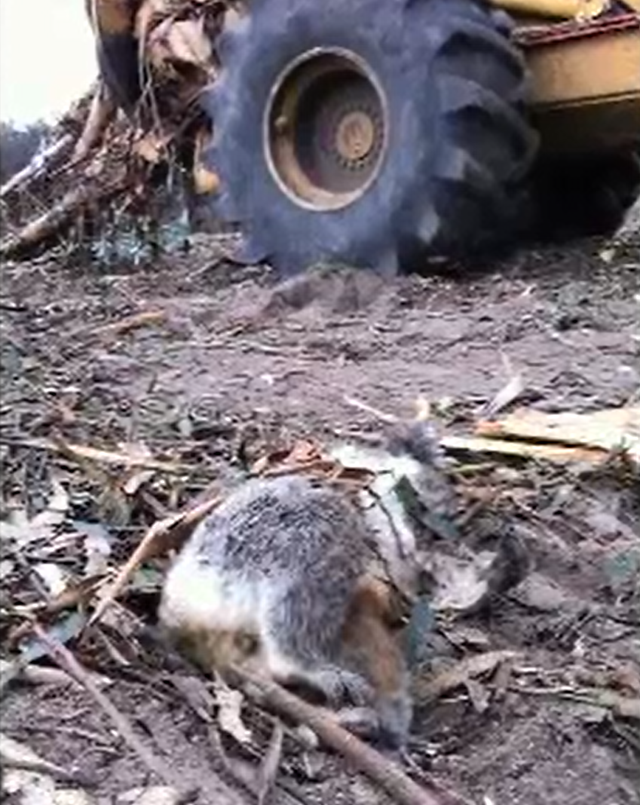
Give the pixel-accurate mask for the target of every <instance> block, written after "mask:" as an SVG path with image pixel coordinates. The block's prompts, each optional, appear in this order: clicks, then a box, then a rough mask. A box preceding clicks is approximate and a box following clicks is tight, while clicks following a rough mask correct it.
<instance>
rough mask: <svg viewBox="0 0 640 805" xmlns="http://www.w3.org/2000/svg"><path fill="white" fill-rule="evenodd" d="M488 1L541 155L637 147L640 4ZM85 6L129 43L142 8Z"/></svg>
mask: <svg viewBox="0 0 640 805" xmlns="http://www.w3.org/2000/svg"><path fill="white" fill-rule="evenodd" d="M490 1H491V3H492V5H494V6H496V7H498V8H502V9H504V10H506V11H507V12H509V13H510V14H511V15H512V16H513V17H514V18H515V20H516V30H515V33H514V36H515V38H516V41H517V42H518V44H519V45H520V46H521V48H522V50H523V52H524V53H525V57H526V60H527V63H528V66H529V70H530V74H531V82H532V86H531V109H532V114H533V117H534V120H535V123H536V126H537V128H538V130H539V132H540V134H541V149H542V152H543V153H546V154H551V155H558V156H565V155H566V156H578V155H585V154H589V153H603V152H604V153H606V152H609V151H614V150H617V149H620V148H628V147H629V146H634V145H638V144H639V143H640V0H624V2H618V0H490ZM85 2H86V6H87V11H88V13H89V16H90V18H91V19H92V21H93V22H94V25H95V23H96V21H97V25H95V27H96V28H97V29H98V30H99V32H100V36H102V37H112V38H117V39H121V38H122V39H123V40H126V39H127V37H128V38H129V39H133V37H134V29H135V16H136V13H137V11H138V9H139V7H140V5H141V3H142V0H85ZM346 2H348V0H346ZM612 3H615V7H614V6H613V5H612ZM132 53H133V51H132Z"/></svg>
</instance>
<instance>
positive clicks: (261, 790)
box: [257, 721, 284, 805]
mask: <svg viewBox="0 0 640 805" xmlns="http://www.w3.org/2000/svg"><path fill="white" fill-rule="evenodd" d="M283 739H284V729H283V727H282V724H281V722H280V721H276V723H275V724H274V725H273V732H272V733H271V740H270V741H269V746H268V747H267V752H266V754H265V756H264V760H263V761H262V763H261V764H260V768H259V769H258V775H257V784H258V805H264V803H265V802H266V801H267V798H268V797H269V795H270V794H271V792H272V791H273V789H274V788H275V785H276V778H277V776H278V769H279V768H280V761H281V759H282V741H283Z"/></svg>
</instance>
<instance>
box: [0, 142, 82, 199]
mask: <svg viewBox="0 0 640 805" xmlns="http://www.w3.org/2000/svg"><path fill="white" fill-rule="evenodd" d="M72 143H73V135H72V134H65V135H64V136H63V137H61V138H60V139H59V140H56V141H55V143H53V145H50V146H49V148H47V149H46V150H45V151H42V153H40V154H36V155H35V156H34V157H33V159H32V160H31V162H29V164H28V165H26V166H25V167H24V168H23V169H22V170H20V171H18V172H17V173H15V174H14V175H13V176H12V177H11V178H10V179H9V180H8V181H7V182H5V183H4V184H3V185H2V187H0V200H2V199H4V198H5V197H6V196H8V195H9V193H11V192H12V191H13V190H15V189H16V188H18V187H19V186H20V185H22V184H27V183H28V182H30V181H32V180H33V179H35V178H36V177H37V176H39V175H40V174H41V173H43V171H44V170H46V168H48V167H49V166H50V165H51V163H52V162H53V161H54V160H55V159H56V158H57V157H58V156H60V154H62V153H63V152H64V151H65V150H66V149H67V148H69V147H70V146H71V144H72Z"/></svg>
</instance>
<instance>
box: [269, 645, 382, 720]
mask: <svg viewBox="0 0 640 805" xmlns="http://www.w3.org/2000/svg"><path fill="white" fill-rule="evenodd" d="M262 667H263V668H264V669H266V671H267V673H268V674H269V675H270V676H271V677H272V678H273V679H274V680H275V681H276V682H278V683H279V684H281V685H283V686H284V687H301V688H303V689H306V690H307V691H311V692H313V693H316V694H319V695H320V696H321V697H322V698H323V699H324V700H325V701H326V703H327V704H329V705H331V706H332V707H339V706H341V705H343V704H344V703H345V701H348V702H350V703H351V704H353V705H355V706H357V707H362V706H365V705H368V704H371V702H372V701H373V699H374V694H373V690H372V688H371V686H370V685H369V683H368V682H367V680H366V679H365V678H364V676H362V675H361V674H359V673H356V672H355V671H350V670H348V669H346V668H342V667H340V666H339V665H336V664H334V663H331V662H328V661H326V660H321V659H319V658H318V659H316V660H315V661H311V662H309V661H306V662H305V661H304V660H302V659H299V658H296V657H295V656H294V655H290V654H287V653H286V652H285V651H284V650H283V647H282V646H280V645H278V644H276V643H274V642H273V641H271V640H268V639H267V640H266V641H263V654H262Z"/></svg>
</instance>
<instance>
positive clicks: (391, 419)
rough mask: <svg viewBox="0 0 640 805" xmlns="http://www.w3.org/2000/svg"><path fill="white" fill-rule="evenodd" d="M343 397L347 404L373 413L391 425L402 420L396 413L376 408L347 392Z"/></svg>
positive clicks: (367, 412)
mask: <svg viewBox="0 0 640 805" xmlns="http://www.w3.org/2000/svg"><path fill="white" fill-rule="evenodd" d="M343 399H344V401H345V402H346V404H347V405H350V406H351V407H352V408H357V409H358V410H359V411H364V412H365V413H366V414H371V415H372V416H374V417H375V418H376V419H379V420H380V421H381V422H386V423H387V424H389V425H394V424H396V423H398V422H400V417H397V416H396V415H395V414H387V413H385V412H384V411H381V410H380V409H379V408H374V407H373V406H372V405H369V404H368V403H365V402H362V400H357V399H356V398H355V397H349V396H348V395H347V394H345V396H344V398H343Z"/></svg>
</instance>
